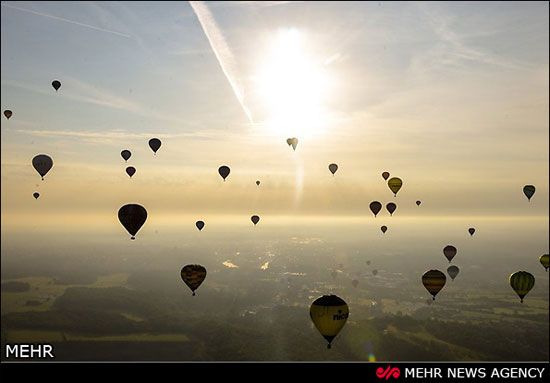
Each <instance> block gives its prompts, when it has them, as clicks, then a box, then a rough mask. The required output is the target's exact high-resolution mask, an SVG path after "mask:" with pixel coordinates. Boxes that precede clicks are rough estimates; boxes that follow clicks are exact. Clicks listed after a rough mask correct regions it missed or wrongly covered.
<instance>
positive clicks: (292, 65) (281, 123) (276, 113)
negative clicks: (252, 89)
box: [256, 29, 328, 138]
mask: <svg viewBox="0 0 550 383" xmlns="http://www.w3.org/2000/svg"><path fill="white" fill-rule="evenodd" d="M261 68H262V69H261V71H260V72H259V74H258V75H257V76H256V80H257V86H258V92H259V94H260V96H261V100H262V103H263V109H264V111H265V115H266V119H267V120H266V121H265V123H266V125H267V127H268V128H269V129H270V130H271V131H272V132H273V133H279V134H283V135H289V136H293V137H299V138H308V137H309V138H311V137H314V136H318V135H320V134H321V133H322V131H323V125H324V123H325V122H326V121H325V115H326V113H325V110H324V108H323V103H324V102H325V98H326V96H327V93H328V79H327V74H326V72H325V71H324V69H323V61H322V60H319V59H316V58H315V57H312V55H311V54H310V52H308V41H307V40H306V38H305V36H304V34H302V33H301V32H300V31H298V30H296V29H288V30H283V31H280V32H279V33H278V35H277V37H276V38H275V39H274V40H273V41H272V42H271V43H270V44H269V45H268V51H267V54H266V57H265V61H264V63H263V65H262V66H261Z"/></svg>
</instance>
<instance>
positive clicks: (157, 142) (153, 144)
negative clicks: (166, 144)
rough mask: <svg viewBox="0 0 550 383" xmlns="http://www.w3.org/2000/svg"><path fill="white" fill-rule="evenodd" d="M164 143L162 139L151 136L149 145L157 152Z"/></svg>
mask: <svg viewBox="0 0 550 383" xmlns="http://www.w3.org/2000/svg"><path fill="white" fill-rule="evenodd" d="M161 145H162V142H160V140H159V139H158V138H151V139H150V140H149V147H150V148H151V150H152V151H153V152H154V153H155V154H157V150H159V149H160V146H161Z"/></svg>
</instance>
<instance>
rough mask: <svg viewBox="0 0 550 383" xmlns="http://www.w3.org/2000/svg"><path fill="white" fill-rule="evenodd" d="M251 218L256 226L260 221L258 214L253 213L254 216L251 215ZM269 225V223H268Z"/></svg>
mask: <svg viewBox="0 0 550 383" xmlns="http://www.w3.org/2000/svg"><path fill="white" fill-rule="evenodd" d="M250 220H251V221H252V223H253V224H254V226H256V224H257V223H258V222H260V217H258V216H257V215H253V216H252V217H250ZM268 226H269V225H268Z"/></svg>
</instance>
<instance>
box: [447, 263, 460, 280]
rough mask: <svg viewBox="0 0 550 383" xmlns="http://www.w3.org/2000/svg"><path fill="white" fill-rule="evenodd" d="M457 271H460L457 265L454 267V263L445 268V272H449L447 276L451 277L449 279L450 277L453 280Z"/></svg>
mask: <svg viewBox="0 0 550 383" xmlns="http://www.w3.org/2000/svg"><path fill="white" fill-rule="evenodd" d="M459 271H460V270H459V269H458V267H456V266H454V265H453V266H449V267H448V268H447V273H448V274H449V276H450V277H451V279H452V280H453V281H454V280H455V278H456V276H457V275H458V272H459Z"/></svg>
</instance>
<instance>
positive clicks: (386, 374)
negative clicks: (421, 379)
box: [376, 365, 401, 380]
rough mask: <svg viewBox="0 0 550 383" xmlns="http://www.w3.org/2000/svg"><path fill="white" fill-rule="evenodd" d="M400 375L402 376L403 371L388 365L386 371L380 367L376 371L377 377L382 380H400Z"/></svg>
mask: <svg viewBox="0 0 550 383" xmlns="http://www.w3.org/2000/svg"><path fill="white" fill-rule="evenodd" d="M399 375H401V371H400V370H399V368H397V367H393V368H392V366H390V365H388V367H387V368H386V369H385V370H384V369H383V368H382V367H378V368H377V369H376V376H377V377H379V378H380V379H382V378H386V380H388V379H389V378H399Z"/></svg>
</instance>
